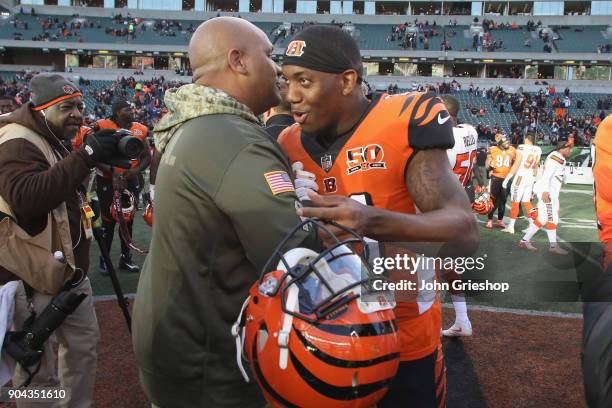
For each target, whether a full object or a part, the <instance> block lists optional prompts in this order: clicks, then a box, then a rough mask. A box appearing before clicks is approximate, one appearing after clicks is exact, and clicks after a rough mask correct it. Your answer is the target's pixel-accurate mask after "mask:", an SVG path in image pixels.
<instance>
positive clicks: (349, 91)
mask: <svg viewBox="0 0 612 408" xmlns="http://www.w3.org/2000/svg"><path fill="white" fill-rule="evenodd" d="M283 62H284V65H283V75H284V76H285V78H286V79H287V85H288V92H287V100H288V101H289V102H290V103H291V110H292V112H293V116H294V119H295V121H296V124H295V125H293V126H291V127H289V128H287V129H285V130H284V131H283V133H282V134H281V136H280V137H279V142H280V143H281V145H282V146H283V147H284V148H285V150H286V151H287V152H288V154H289V157H290V160H291V162H292V163H295V162H300V163H301V164H300V166H303V170H301V171H302V172H307V173H309V174H310V175H311V178H312V179H315V180H316V187H315V188H313V190H314V189H318V191H319V192H320V193H321V195H319V194H317V193H314V192H307V194H308V197H309V198H310V200H311V202H312V204H313V206H312V207H305V208H300V209H298V214H299V215H301V216H307V217H319V218H321V219H323V220H333V221H336V222H338V223H340V224H343V225H346V226H347V227H349V228H352V229H353V230H355V231H356V232H358V233H359V234H361V235H364V236H367V237H369V238H371V239H376V240H378V241H387V242H393V241H396V242H397V241H418V242H427V241H429V242H431V241H435V242H449V241H455V242H457V243H458V244H463V245H465V246H470V245H471V246H472V247H473V246H475V245H476V243H477V241H478V236H479V235H478V234H479V233H478V229H477V227H476V224H475V219H474V216H473V215H472V212H471V209H470V204H469V200H468V198H467V195H466V194H465V191H464V189H463V188H462V186H461V184H460V183H459V181H458V180H457V177H456V176H455V175H454V174H453V172H452V170H451V168H450V165H449V162H448V158H447V155H446V149H448V148H451V147H453V144H454V139H453V133H452V124H451V122H450V116H449V114H448V112H447V111H446V108H445V107H444V104H443V103H442V102H441V101H440V100H439V99H438V98H437V97H435V95H432V94H426V93H419V92H414V93H407V94H400V95H394V96H391V95H382V96H381V95H378V96H377V97H374V98H373V100H372V101H371V102H370V101H368V100H367V99H366V97H365V96H364V94H363V92H362V90H361V86H360V83H361V81H362V79H361V75H362V63H361V56H360V53H359V48H358V46H357V44H356V42H355V40H354V39H353V38H352V37H351V36H350V35H349V34H347V33H345V32H344V31H342V30H341V29H339V28H337V27H332V26H323V25H316V26H312V27H308V28H306V29H305V30H303V31H302V32H300V33H299V34H297V35H296V36H295V37H294V39H293V41H292V42H291V43H290V44H289V45H288V48H287V51H286V53H285V58H284V61H283ZM296 187H297V183H296ZM417 212H419V213H418V214H417ZM330 230H332V232H333V233H334V234H338V235H340V236H341V237H344V236H345V235H346V233H343V232H342V231H341V230H339V229H337V228H334V227H331V226H330ZM417 274H419V272H418V271H417ZM421 299H422V298H421ZM395 312H396V317H397V321H398V326H399V336H400V343H401V350H400V351H401V354H400V358H401V360H402V362H401V364H400V368H399V370H398V373H397V376H396V379H395V381H394V382H393V384H392V385H391V388H390V390H389V392H388V394H387V395H386V396H385V397H384V398H383V400H382V401H381V402H379V403H378V406H379V407H398V406H401V407H419V408H428V407H443V406H444V405H445V397H446V385H445V381H446V377H445V368H444V364H443V357H442V349H441V345H440V338H439V336H440V329H441V308H440V303H439V299H437V298H436V297H435V294H434V298H433V299H422V300H415V301H412V302H399V303H398V306H397V308H396V311H395Z"/></svg>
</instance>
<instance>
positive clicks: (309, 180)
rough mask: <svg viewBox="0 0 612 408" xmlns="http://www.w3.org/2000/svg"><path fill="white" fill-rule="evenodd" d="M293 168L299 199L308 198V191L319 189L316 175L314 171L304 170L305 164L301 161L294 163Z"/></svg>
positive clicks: (296, 192)
mask: <svg viewBox="0 0 612 408" xmlns="http://www.w3.org/2000/svg"><path fill="white" fill-rule="evenodd" d="M291 168H292V169H293V173H294V174H295V194H296V195H297V197H298V200H300V201H305V200H308V199H309V198H308V191H314V192H317V191H319V186H318V185H317V182H316V176H315V175H314V173H311V172H309V171H304V170H303V169H304V165H303V164H302V162H299V161H297V162H295V163H293V165H292V166H291Z"/></svg>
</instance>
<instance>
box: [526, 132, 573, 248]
mask: <svg viewBox="0 0 612 408" xmlns="http://www.w3.org/2000/svg"><path fill="white" fill-rule="evenodd" d="M573 147H574V140H573V139H569V140H567V141H561V142H559V143H558V144H557V147H556V148H555V150H554V151H553V152H552V153H550V154H549V155H548V156H547V157H546V161H545V162H544V171H543V172H542V177H540V179H539V180H538V181H537V182H536V183H535V186H534V188H533V190H534V191H535V193H536V194H537V196H538V215H537V217H536V219H535V220H534V222H533V223H532V224H531V225H530V226H529V228H527V232H526V233H525V235H524V236H523V239H521V241H520V242H519V247H521V248H524V249H527V250H529V251H537V248H536V247H535V246H533V244H531V242H530V241H531V238H533V236H534V235H535V234H536V233H537V232H538V231H539V230H540V228H542V227H544V228H545V229H546V235H548V242H549V243H550V248H549V250H548V251H549V252H550V253H552V254H556V255H567V251H566V250H564V249H563V248H561V247H560V246H559V245H558V244H557V224H559V193H560V192H561V186H562V185H563V182H564V177H565V176H564V168H565V161H566V159H567V158H568V157H569V156H570V154H571V153H572V149H573Z"/></svg>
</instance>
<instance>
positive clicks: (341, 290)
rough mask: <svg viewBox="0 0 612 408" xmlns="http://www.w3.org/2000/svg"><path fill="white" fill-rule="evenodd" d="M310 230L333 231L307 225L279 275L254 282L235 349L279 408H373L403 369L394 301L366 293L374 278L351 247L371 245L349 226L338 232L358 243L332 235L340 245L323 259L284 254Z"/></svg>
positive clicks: (300, 251) (300, 252)
mask: <svg viewBox="0 0 612 408" xmlns="http://www.w3.org/2000/svg"><path fill="white" fill-rule="evenodd" d="M336 225H337V224H336ZM304 226H307V227H310V228H312V227H315V228H318V229H319V230H323V231H328V232H329V230H328V227H327V226H326V225H324V224H323V223H321V222H318V221H316V220H313V219H306V220H305V221H303V222H302V223H300V224H299V225H297V226H296V228H295V229H294V230H293V231H291V232H290V233H289V234H288V236H287V237H286V238H285V240H284V241H283V242H282V243H281V244H280V245H279V248H278V249H277V251H276V252H275V253H274V254H273V255H272V256H271V257H270V259H269V261H268V264H270V263H271V262H274V261H275V260H276V259H279V258H280V260H279V262H278V266H277V268H276V270H274V271H272V272H269V273H262V275H261V277H260V279H259V280H258V281H257V282H255V284H254V285H253V286H252V288H251V290H250V293H249V297H248V299H247V301H246V302H245V304H244V307H243V311H242V312H241V315H240V316H239V319H238V322H236V324H235V325H234V326H233V328H232V332H233V334H234V336H235V337H236V340H237V342H236V346H237V350H242V352H243V353H244V354H245V355H246V357H247V360H248V361H249V363H250V366H251V372H252V373H253V374H254V376H255V378H256V379H257V382H258V383H259V386H260V387H261V389H262V391H263V393H264V396H265V398H266V400H267V401H268V402H269V403H270V404H271V405H272V406H273V407H287V406H301V407H326V408H336V407H338V408H340V407H346V408H348V407H364V408H365V407H372V406H374V405H375V404H376V403H377V402H378V401H379V400H380V399H381V398H382V397H383V396H384V394H385V393H386V392H387V389H388V387H389V386H390V385H391V383H392V381H393V378H394V376H395V372H396V370H397V367H398V364H399V356H400V353H399V337H398V334H397V330H398V329H397V325H396V323H395V315H394V313H393V311H392V308H393V307H394V306H395V305H394V302H393V301H392V297H389V296H386V295H385V293H383V292H378V293H377V294H373V293H372V294H371V293H369V292H368V290H367V289H366V288H368V287H371V281H372V279H374V276H375V275H373V274H372V271H371V270H370V268H369V266H368V265H367V262H366V261H365V259H364V258H363V257H362V256H360V255H359V254H358V253H357V252H355V251H354V250H352V249H351V247H353V246H355V244H357V246H359V247H361V248H366V246H365V242H364V241H363V240H362V239H361V238H360V237H359V236H357V235H356V234H355V233H353V232H351V231H350V230H348V229H346V228H343V227H340V228H342V229H343V230H344V231H348V232H349V234H351V235H352V238H350V239H347V240H344V241H340V240H339V239H337V237H335V236H333V235H332V234H331V233H329V234H330V236H333V238H332V240H335V242H336V243H335V244H334V245H332V246H331V247H328V248H327V249H325V250H324V251H322V252H321V253H317V252H315V251H313V250H311V249H307V248H292V249H290V250H288V251H285V252H284V253H282V248H283V246H284V245H285V243H286V242H288V241H289V240H290V238H291V237H292V236H293V235H294V234H295V232H296V231H298V230H300V229H301V228H302V227H304ZM267 269H268V268H265V267H264V268H263V270H264V271H265V270H267ZM241 337H242V338H241ZM237 358H238V364H239V366H240V368H241V370H242V372H243V375H244V376H245V378H248V377H247V376H246V373H245V372H244V370H243V369H242V366H241V361H240V354H238V356H237Z"/></svg>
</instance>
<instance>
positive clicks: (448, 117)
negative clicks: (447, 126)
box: [438, 113, 450, 125]
mask: <svg viewBox="0 0 612 408" xmlns="http://www.w3.org/2000/svg"><path fill="white" fill-rule="evenodd" d="M449 119H450V115H448V116H447V117H445V118H444V119H442V116H440V114H439V113H438V124H440V125H443V124H444V123H446V121H447V120H449Z"/></svg>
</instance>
